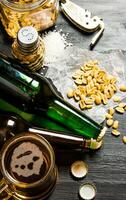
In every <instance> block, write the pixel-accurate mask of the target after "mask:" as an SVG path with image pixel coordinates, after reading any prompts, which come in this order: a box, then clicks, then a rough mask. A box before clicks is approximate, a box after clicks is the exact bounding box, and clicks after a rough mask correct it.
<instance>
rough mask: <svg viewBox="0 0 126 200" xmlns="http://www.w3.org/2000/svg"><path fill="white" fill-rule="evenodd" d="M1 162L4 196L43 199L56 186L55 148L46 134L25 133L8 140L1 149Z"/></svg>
mask: <svg viewBox="0 0 126 200" xmlns="http://www.w3.org/2000/svg"><path fill="white" fill-rule="evenodd" d="M0 165H1V166H0V169H1V173H2V176H3V179H2V180H1V183H0V199H2V197H3V199H9V198H10V197H13V198H14V199H17V200H19V199H20V200H23V199H25V200H26V199H27V200H42V199H45V198H47V197H48V196H49V195H50V194H51V193H52V191H53V189H54V187H55V184H56V180H57V168H56V165H55V155H54V151H53V148H52V147H51V145H50V144H49V142H48V141H47V140H46V139H45V138H43V137H42V136H39V135H35V134H32V133H29V134H28V133H23V134H20V135H18V136H14V137H13V138H11V139H10V140H8V141H7V142H6V143H5V144H4V146H3V148H2V150H1V161H0ZM4 195H5V196H6V197H4Z"/></svg>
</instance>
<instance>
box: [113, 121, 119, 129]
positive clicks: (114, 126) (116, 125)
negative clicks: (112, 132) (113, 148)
mask: <svg viewBox="0 0 126 200" xmlns="http://www.w3.org/2000/svg"><path fill="white" fill-rule="evenodd" d="M118 127H119V121H117V120H115V121H114V123H113V126H112V128H114V129H117V128H118Z"/></svg>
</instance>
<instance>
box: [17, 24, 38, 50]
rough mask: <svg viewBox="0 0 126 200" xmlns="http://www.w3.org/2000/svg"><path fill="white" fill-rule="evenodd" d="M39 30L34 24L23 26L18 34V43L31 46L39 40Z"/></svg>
mask: <svg viewBox="0 0 126 200" xmlns="http://www.w3.org/2000/svg"><path fill="white" fill-rule="evenodd" d="M38 37H39V36H38V32H37V30H36V29H35V28H34V27H32V26H25V27H23V28H21V29H20V30H19V32H18V35H17V40H18V44H19V45H20V46H21V47H24V48H31V47H33V46H34V45H36V43H37V42H38Z"/></svg>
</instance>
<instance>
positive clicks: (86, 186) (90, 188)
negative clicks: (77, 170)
mask: <svg viewBox="0 0 126 200" xmlns="http://www.w3.org/2000/svg"><path fill="white" fill-rule="evenodd" d="M79 196H80V197H81V199H84V200H92V199H94V198H95V196H96V187H95V185H94V183H89V182H86V183H83V184H82V185H81V186H80V188H79Z"/></svg>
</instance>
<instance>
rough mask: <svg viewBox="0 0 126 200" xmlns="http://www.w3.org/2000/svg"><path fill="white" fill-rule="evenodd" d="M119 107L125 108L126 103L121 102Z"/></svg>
mask: <svg viewBox="0 0 126 200" xmlns="http://www.w3.org/2000/svg"><path fill="white" fill-rule="evenodd" d="M118 106H119V107H122V108H124V107H125V106H126V102H121V103H119V105H118Z"/></svg>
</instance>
